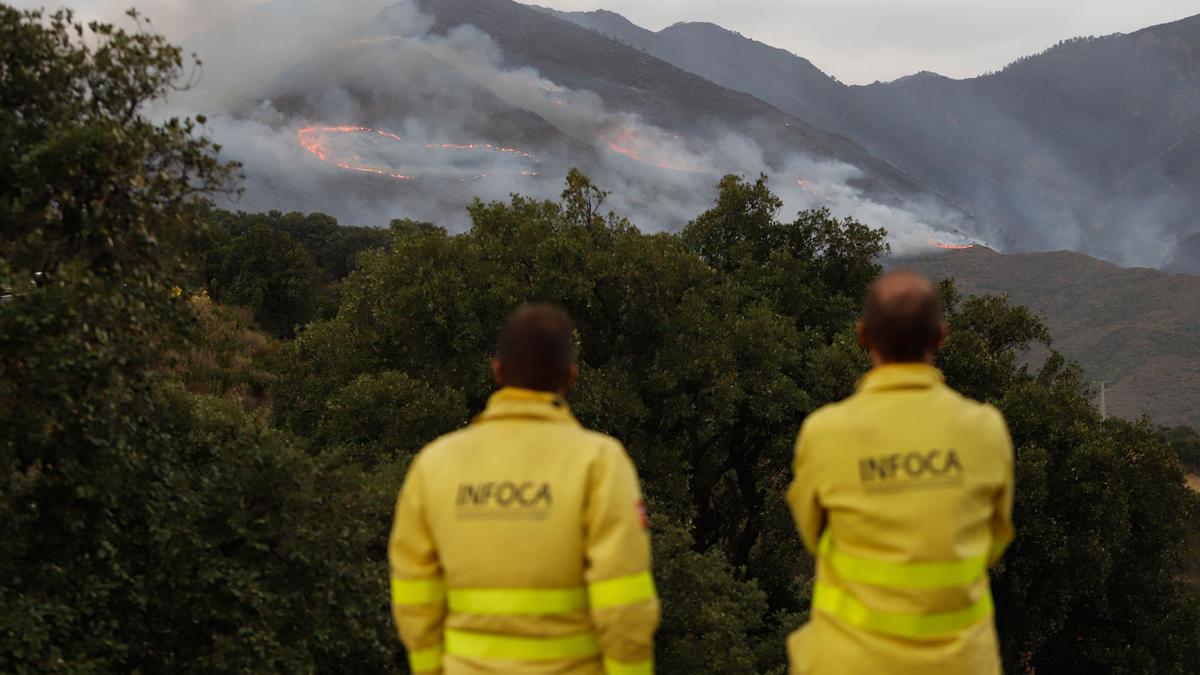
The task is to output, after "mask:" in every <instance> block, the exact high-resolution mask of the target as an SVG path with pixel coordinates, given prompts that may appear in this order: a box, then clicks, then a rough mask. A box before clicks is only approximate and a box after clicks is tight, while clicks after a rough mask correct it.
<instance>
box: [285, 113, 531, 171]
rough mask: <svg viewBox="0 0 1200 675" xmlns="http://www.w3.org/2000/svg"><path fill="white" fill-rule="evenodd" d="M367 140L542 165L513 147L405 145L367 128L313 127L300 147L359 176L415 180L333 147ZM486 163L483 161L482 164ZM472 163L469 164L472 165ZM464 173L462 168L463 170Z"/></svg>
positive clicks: (408, 148) (383, 151)
mask: <svg viewBox="0 0 1200 675" xmlns="http://www.w3.org/2000/svg"><path fill="white" fill-rule="evenodd" d="M355 136H357V137H363V138H365V139H366V140H368V141H376V142H383V143H387V144H399V146H401V147H400V148H399V149H402V150H405V151H408V152H411V151H413V150H415V149H417V148H423V149H425V150H429V151H440V152H446V151H448V152H462V153H467V152H472V153H483V154H487V153H495V154H499V155H504V156H508V157H512V158H518V159H520V160H529V161H531V162H533V163H534V164H537V163H538V160H537V158H536V157H534V156H533V155H532V154H531V153H528V152H525V151H523V150H519V149H517V148H513V147H504V146H497V145H492V144H491V143H424V144H417V143H412V142H409V141H405V140H404V139H403V138H401V137H400V136H398V135H396V134H394V133H391V132H389V131H383V130H381V129H373V128H371V127H365V126H349V125H343V126H310V127H304V128H302V129H300V130H299V131H298V132H297V139H298V140H299V143H300V147H302V148H304V149H305V150H306V151H308V152H309V153H311V154H312V155H313V156H315V157H316V158H317V159H319V160H321V161H322V162H326V163H328V164H332V165H333V166H335V167H337V168H339V169H343V170H346V171H356V172H358V173H367V174H372V175H376V176H383V177H386V178H391V179H393V180H398V181H410V180H415V179H416V178H417V175H415V174H414V173H413V172H411V171H407V170H406V171H397V170H395V169H394V168H393V167H388V166H383V165H380V164H377V163H372V162H368V161H366V160H364V159H363V158H362V156H361V154H360V153H359V152H357V151H347V150H345V149H342V150H341V151H339V150H337V149H334V148H333V147H331V145H332V143H333V142H335V141H345V140H347V139H348V137H355ZM375 149H376V150H377V153H376V154H387V153H388V151H389V150H391V148H389V147H388V146H386V145H385V146H382V147H379V146H376V148H375ZM481 161H482V160H481ZM470 163H471V162H469V161H468V162H467V164H470ZM460 169H461V167H460ZM498 173H499V172H498V171H495V170H492V171H484V172H475V173H468V174H467V175H461V176H458V177H457V179H458V180H459V181H460V182H466V181H472V180H482V179H485V178H489V177H492V176H496V175H498ZM514 173H517V174H518V175H521V176H537V175H539V172H538V171H536V170H533V169H530V168H526V167H519V168H515V169H514Z"/></svg>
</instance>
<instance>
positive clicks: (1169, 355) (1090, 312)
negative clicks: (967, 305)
mask: <svg viewBox="0 0 1200 675" xmlns="http://www.w3.org/2000/svg"><path fill="white" fill-rule="evenodd" d="M904 264H905V265H909V266H912V267H915V268H916V269H919V270H921V271H922V272H924V273H926V274H928V275H929V276H930V277H931V278H934V279H942V278H953V279H954V280H955V281H956V283H957V285H958V287H959V289H960V290H961V291H963V292H964V293H976V294H980V293H988V294H1000V293H1003V294H1007V295H1008V296H1009V297H1010V298H1011V299H1012V300H1013V301H1014V302H1016V303H1019V304H1022V305H1025V306H1027V307H1029V308H1030V309H1032V310H1034V311H1035V312H1038V313H1039V314H1040V315H1042V317H1043V318H1044V319H1045V320H1046V323H1047V325H1048V326H1049V328H1050V332H1051V335H1052V337H1053V338H1054V346H1055V348H1056V349H1058V350H1059V351H1061V352H1062V353H1063V354H1065V355H1066V356H1067V357H1068V358H1070V359H1073V360H1076V361H1078V362H1079V363H1080V364H1081V365H1082V366H1083V368H1084V373H1085V374H1086V376H1087V377H1088V378H1089V379H1091V380H1092V381H1094V382H1096V383H1097V386H1098V385H1099V383H1100V382H1106V383H1107V385H1106V386H1107V403H1108V411H1109V413H1110V414H1112V415H1117V416H1120V417H1130V418H1134V417H1137V416H1140V415H1143V414H1149V415H1150V416H1151V417H1152V418H1153V420H1154V421H1155V422H1156V423H1160V424H1166V425H1178V424H1186V425H1190V426H1193V427H1200V359H1197V355H1198V354H1200V277H1197V276H1191V275H1185V274H1169V273H1166V272H1161V271H1158V270H1152V269H1137V268H1135V269H1127V268H1120V267H1117V266H1115V265H1112V264H1111V263H1108V262H1104V261H1101V260H1097V259H1095V258H1090V257H1088V256H1085V255H1082V254H1079V253H1072V252H1067V251H1058V252H1053V253H1020V254H1000V253H996V252H994V251H991V250H989V249H986V248H982V247H976V248H973V249H969V250H964V251H952V252H948V253H943V254H937V255H931V256H925V257H920V258H916V259H913V260H907V261H904Z"/></svg>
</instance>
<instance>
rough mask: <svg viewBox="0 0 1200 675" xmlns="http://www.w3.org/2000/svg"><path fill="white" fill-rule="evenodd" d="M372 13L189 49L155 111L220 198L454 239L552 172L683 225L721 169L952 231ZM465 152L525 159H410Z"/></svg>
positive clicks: (904, 239) (934, 232)
mask: <svg viewBox="0 0 1200 675" xmlns="http://www.w3.org/2000/svg"><path fill="white" fill-rule="evenodd" d="M384 4H385V3H384V2H383V1H382V0H349V1H343V2H338V3H321V2H318V1H317V0H290V1H286V0H276V1H275V2H271V3H268V4H266V5H261V6H259V7H256V8H254V9H252V10H250V11H249V12H247V13H246V14H245V15H243V17H242V18H241V19H239V20H236V21H231V22H227V23H225V24H222V25H220V26H218V27H217V28H214V29H212V30H209V31H207V32H204V33H202V34H199V35H197V36H195V38H194V39H192V40H190V41H189V42H188V43H187V45H186V47H187V48H188V49H189V50H195V51H196V52H197V53H198V54H199V56H200V58H201V59H202V60H203V61H204V64H205V65H204V69H203V76H202V78H201V79H200V82H199V84H198V85H197V86H196V87H194V88H193V89H192V90H190V91H188V92H185V93H183V94H181V95H177V96H174V97H173V98H172V99H171V100H170V102H169V105H168V106H167V107H166V108H164V109H162V110H160V111H158V113H159V114H163V115H165V114H178V113H181V112H183V113H203V114H206V115H207V116H208V118H209V120H210V122H209V127H208V131H209V133H210V134H211V135H212V136H213V137H214V139H215V140H216V141H217V142H219V143H221V144H222V145H223V147H224V148H225V150H224V152H225V154H227V155H228V157H229V158H232V159H237V160H239V161H241V162H242V163H243V164H244V172H245V175H246V181H245V193H244V195H243V196H242V197H241V199H240V200H239V201H238V202H237V203H235V204H229V205H228V206H231V207H234V208H240V209H244V210H264V209H280V210H289V211H290V210H302V211H308V210H312V211H323V212H326V213H329V214H331V215H334V216H336V217H338V218H339V219H341V220H343V221H345V222H352V223H356V224H374V225H383V224H386V223H387V222H388V221H389V220H391V219H393V218H403V217H409V218H416V219H421V220H428V221H431V222H435V223H438V224H440V225H443V226H446V227H448V228H451V229H454V230H460V229H463V228H465V227H467V226H468V225H469V223H468V218H467V214H466V211H465V207H466V206H467V205H468V204H469V203H470V202H471V200H472V199H473V198H475V197H479V198H482V199H484V200H490V199H506V198H507V197H508V195H509V194H510V193H513V192H517V193H520V194H525V195H529V196H532V197H539V198H552V197H555V196H557V194H558V193H559V192H560V191H561V189H562V188H561V179H562V177H563V175H565V173H566V169H567V168H569V167H570V166H573V165H581V166H582V167H583V168H584V169H585V171H587V172H588V173H590V174H591V175H592V177H593V179H594V180H595V182H596V183H597V184H599V185H601V186H602V187H604V188H605V189H607V190H609V191H611V193H612V196H611V197H610V200H609V202H608V204H607V205H608V206H609V207H611V208H613V209H614V210H615V211H617V212H618V213H619V214H621V215H624V216H627V217H629V218H630V220H631V221H633V222H634V223H635V224H637V225H638V226H639V227H641V228H642V229H643V230H651V231H655V230H670V231H676V230H678V229H680V228H681V227H682V226H683V225H685V224H686V223H687V222H688V221H689V220H690V219H692V218H694V217H695V216H697V215H698V214H700V213H701V212H703V211H704V210H705V209H707V208H709V207H710V206H711V205H712V203H713V199H714V198H715V196H716V193H715V185H716V183H717V181H718V180H719V178H720V176H721V175H723V174H726V173H736V174H741V175H744V176H746V177H748V178H754V177H757V175H758V174H760V173H766V174H768V175H770V176H771V177H772V188H773V189H774V190H775V192H776V193H777V194H778V195H779V196H780V197H781V198H782V199H783V200H784V203H785V209H786V210H787V211H791V212H795V211H799V210H801V209H807V208H815V207H819V206H828V207H829V208H830V209H831V211H832V212H833V213H834V215H835V216H851V217H854V218H856V219H858V220H860V221H862V222H864V223H866V224H868V225H870V226H873V227H885V228H886V229H887V230H888V232H889V237H890V243H891V245H892V247H893V251H894V252H896V253H898V254H905V253H911V252H918V251H926V250H928V249H929V245H928V242H929V240H931V239H936V238H940V237H942V236H944V234H943V233H945V232H948V231H949V232H952V231H954V229H955V222H954V217H953V216H952V215H950V214H946V213H943V212H941V211H940V210H939V209H938V208H936V207H934V206H932V205H916V204H906V205H904V207H903V208H900V207H897V206H890V205H886V204H883V203H880V202H879V201H877V200H875V199H872V198H870V197H869V196H867V195H866V194H864V193H863V191H862V190H860V189H858V188H856V187H854V186H853V184H852V183H853V180H854V179H855V178H857V177H859V176H860V173H861V172H859V170H858V169H856V168H855V167H852V166H849V165H846V164H844V163H840V162H833V161H828V160H818V159H814V158H811V157H806V156H801V155H796V156H792V157H790V158H788V159H787V160H786V161H785V162H782V163H780V162H776V163H775V164H773V165H772V164H770V163H768V162H767V160H766V159H765V155H766V153H764V151H763V148H762V147H761V145H760V144H759V141H757V140H756V139H752V138H748V137H746V136H744V135H740V134H737V133H734V132H726V133H721V134H718V135H717V136H716V137H715V138H703V139H700V138H690V137H689V138H684V137H680V136H678V135H676V134H675V133H673V132H671V131H670V130H666V129H662V128H658V127H655V126H653V125H649V124H646V123H644V122H643V121H641V120H640V119H639V118H638V117H637V116H635V115H631V114H627V113H624V112H622V111H618V110H609V109H607V108H606V106H605V105H604V102H603V101H602V100H601V99H600V98H599V97H598V96H596V95H595V94H593V93H590V92H587V91H573V90H569V89H567V88H564V87H562V86H560V85H558V84H556V83H555V82H552V81H549V80H547V79H545V78H543V77H542V76H541V75H540V74H539V73H538V72H536V71H535V70H533V69H530V68H507V67H503V66H502V65H500V64H501V62H502V55H501V54H500V53H499V51H498V49H497V47H496V46H495V44H494V43H493V42H492V40H491V39H490V38H489V37H488V36H487V35H486V34H485V33H483V32H482V31H480V30H478V29H476V28H473V27H469V26H464V27H459V28H455V29H453V30H451V31H449V32H448V33H447V34H446V35H444V36H438V35H431V34H430V33H429V28H430V26H431V25H432V21H431V20H430V19H429V18H428V17H424V16H421V15H420V14H419V13H417V12H416V10H415V8H414V7H413V5H412V4H409V3H405V4H401V5H396V6H393V7H391V8H389V9H387V12H386V15H387V16H386V25H387V34H385V35H381V34H379V31H378V29H377V27H376V26H377V25H378V24H379V20H378V19H376V18H375V17H377V15H378V12H379V10H380V9H381V8H382V6H383V5H384ZM314 125H315V126H369V127H372V128H376V129H380V130H384V131H386V132H388V133H390V134H395V135H396V136H398V137H399V138H401V139H402V141H395V142H393V141H389V140H388V139H386V138H383V137H379V138H369V139H367V140H364V139H363V138H345V139H342V140H341V141H339V144H338V147H337V148H334V147H333V146H334V143H332V142H331V143H327V144H326V145H325V146H323V147H324V151H325V152H326V158H325V160H324V161H323V160H322V159H321V158H320V157H318V156H317V154H316V153H314V152H310V151H309V150H306V149H305V148H304V147H302V146H301V144H300V142H299V135H300V130H301V129H303V128H305V127H309V126H314ZM505 133H507V134H508V136H505V137H499V136H500V135H502V134H505ZM358 136H362V134H359V135H358ZM368 141H369V142H368ZM364 143H366V144H365V145H364ZM476 143H492V144H494V145H497V146H512V147H515V148H518V149H520V150H522V151H528V152H530V153H532V154H534V155H535V156H536V157H537V164H536V166H527V165H526V164H523V163H521V162H517V163H514V161H513V155H512V154H511V153H510V154H505V153H502V152H485V151H479V152H472V153H462V152H459V153H457V154H455V153H448V152H444V151H435V150H430V156H431V157H433V158H436V157H438V156H445V157H447V158H449V157H450V156H451V155H453V156H454V157H455V158H462V157H466V158H467V160H468V162H467V164H468V165H467V166H462V165H461V164H462V161H460V160H459V159H456V161H457V162H458V163H457V164H454V165H453V166H452V165H451V162H450V161H449V159H447V163H446V164H445V165H443V166H437V161H436V159H430V158H426V157H415V156H414V155H413V153H414V152H415V151H420V150H421V149H423V148H425V147H426V146H431V145H432V146H440V145H443V144H454V145H465V144H476ZM335 152H336V155H337V156H336V157H335V156H333V155H334V154H335ZM388 153H391V154H390V156H389V155H388ZM338 163H341V164H342V165H343V167H342V168H339V167H338V166H337V164H338ZM347 166H353V167H374V168H379V169H381V170H382V169H386V171H385V173H389V174H391V173H395V174H397V175H404V176H409V175H411V176H413V177H414V178H415V180H396V179H392V178H390V177H389V176H380V175H364V173H365V172H364V171H361V170H358V171H356V170H353V169H348V168H346V167H347ZM529 173H537V174H539V175H537V176H531V175H527V174H529ZM523 174H524V175H523ZM477 176H478V178H476V177H477ZM468 178H469V179H468ZM785 215H786V214H785Z"/></svg>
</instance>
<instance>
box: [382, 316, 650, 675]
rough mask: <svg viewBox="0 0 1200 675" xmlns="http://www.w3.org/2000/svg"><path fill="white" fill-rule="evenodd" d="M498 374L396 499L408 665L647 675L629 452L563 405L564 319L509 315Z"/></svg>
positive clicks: (637, 510) (568, 364) (415, 466)
mask: <svg viewBox="0 0 1200 675" xmlns="http://www.w3.org/2000/svg"><path fill="white" fill-rule="evenodd" d="M492 372H493V375H494V377H495V381H496V384H497V386H498V387H499V390H498V391H496V392H495V393H494V394H493V395H492V397H491V399H490V400H489V401H488V403H487V407H486V408H485V409H484V411H483V412H482V413H481V414H480V415H479V416H478V417H476V418H475V420H474V421H473V422H472V424H470V425H469V426H468V427H466V428H464V429H461V430H459V431H456V432H454V433H451V434H449V435H446V436H443V437H441V438H439V439H437V440H436V441H434V442H433V443H431V444H429V445H428V446H426V447H425V448H424V449H423V450H421V452H420V453H419V454H418V455H417V456H416V458H415V459H414V460H413V463H412V466H411V467H410V468H409V470H408V475H407V477H406V478H405V481H404V485H403V487H402V488H401V490H400V495H399V499H398V501H397V505H396V517H395V522H394V525H393V528H392V534H391V538H390V540H389V542H388V562H389V567H390V571H391V590H392V614H393V618H394V619H395V622H396V625H397V627H398V628H399V631H400V637H401V639H402V640H403V642H404V645H405V647H406V648H407V649H408V656H409V662H410V665H411V668H412V671H413V672H414V673H418V674H425V673H439V672H445V673H446V674H447V675H457V674H462V673H565V674H569V675H576V674H578V675H591V674H599V673H608V674H609V675H614V674H616V675H626V674H628V675H643V674H650V673H653V672H654V666H653V658H652V657H653V652H654V645H653V640H654V632H655V630H657V628H658V621H659V603H658V597H657V594H656V593H655V589H654V581H653V579H652V577H651V574H650V539H649V536H648V534H647V531H646V529H647V521H646V515H645V510H644V507H643V504H642V497H641V488H640V487H639V484H638V478H637V474H636V472H635V469H634V466H633V462H632V461H630V458H629V456H628V455H627V454H626V453H625V449H624V448H623V447H622V445H621V444H620V443H619V442H618V441H616V440H614V439H612V438H610V437H608V436H605V435H603V434H599V433H596V432H593V431H588V430H586V429H584V428H583V427H582V426H580V424H579V422H577V421H576V420H575V418H574V417H573V416H572V415H571V411H570V409H569V408H568V407H567V403H566V401H565V400H564V399H563V397H564V396H565V395H566V394H567V393H568V392H569V391H570V390H571V388H572V386H573V385H574V384H575V378H576V376H577V375H578V372H579V369H578V367H577V366H576V365H575V361H574V329H573V327H572V324H571V320H570V319H569V318H568V317H567V315H566V314H565V313H564V312H562V311H561V310H559V309H555V308H553V307H549V306H544V305H541V306H526V307H523V308H521V309H519V310H517V311H516V312H515V313H513V314H512V315H511V316H510V317H509V319H508V321H507V322H506V324H505V326H504V329H503V333H502V335H501V337H500V344H499V350H498V354H497V356H496V358H495V359H493V361H492Z"/></svg>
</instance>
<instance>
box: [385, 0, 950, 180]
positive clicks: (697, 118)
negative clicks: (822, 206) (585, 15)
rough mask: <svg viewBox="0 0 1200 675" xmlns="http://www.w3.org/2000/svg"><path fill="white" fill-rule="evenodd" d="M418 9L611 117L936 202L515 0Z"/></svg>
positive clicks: (692, 78) (889, 171)
mask: <svg viewBox="0 0 1200 675" xmlns="http://www.w3.org/2000/svg"><path fill="white" fill-rule="evenodd" d="M414 2H415V4H416V5H417V7H419V8H420V10H421V11H422V12H424V13H426V14H428V15H430V16H432V17H433V18H434V24H433V27H432V32H433V33H434V34H446V33H448V32H449V31H450V30H452V29H454V28H456V27H459V26H465V25H470V26H474V27H476V28H478V29H479V30H481V31H483V32H485V33H486V34H487V35H488V36H490V37H491V39H492V40H493V41H494V42H495V43H496V45H497V47H499V50H500V54H501V55H502V59H503V64H504V65H505V66H508V67H531V68H534V69H536V70H537V72H538V73H540V74H541V75H542V76H543V77H545V78H547V79H549V80H551V81H553V82H555V83H556V84H558V85H560V86H564V87H568V88H571V89H575V90H586V91H591V92H595V93H596V94H598V95H599V96H600V98H601V100H602V101H603V102H604V105H605V107H606V108H608V109H611V110H616V111H626V112H633V113H637V114H638V115H640V116H641V117H642V119H643V120H645V121H646V122H649V123H651V124H654V125H657V126H659V127H662V128H664V129H668V130H672V131H677V132H680V133H685V134H688V135H690V136H692V137H696V138H716V137H718V136H720V135H721V134H723V133H725V132H727V131H736V132H738V133H741V134H744V135H746V136H748V137H750V138H753V139H759V140H762V141H764V143H763V149H764V150H765V151H766V154H767V156H766V159H767V161H768V162H780V161H783V160H784V159H785V158H786V157H787V156H788V155H790V154H795V153H805V154H807V155H810V156H813V157H817V158H825V159H833V160H837V161H841V162H845V163H847V164H850V165H852V166H855V167H858V168H859V169H861V170H862V171H863V172H864V173H865V176H864V177H863V179H862V180H861V181H858V184H859V185H860V186H862V187H864V189H867V190H868V191H869V192H871V193H872V194H874V195H876V196H882V195H892V196H914V195H925V196H931V195H930V193H929V191H928V190H927V189H926V188H924V187H923V186H921V185H920V183H919V182H918V181H915V180H913V179H912V177H911V176H908V175H907V174H905V173H904V172H903V171H900V170H898V169H897V168H896V167H894V166H892V165H890V164H888V163H887V162H885V161H882V160H881V159H879V158H878V157H876V156H874V155H872V154H871V153H870V152H868V151H866V150H865V149H863V148H862V146H860V145H858V144H857V143H855V142H854V141H852V140H850V139H848V138H846V137H843V136H840V135H837V134H832V133H828V132H826V131H823V130H821V129H820V128H818V127H816V126H814V125H812V124H810V123H809V122H807V121H806V120H804V119H802V118H800V117H797V116H795V115H791V114H787V113H785V112H783V111H781V110H780V109H778V108H776V107H774V106H772V105H771V104H769V103H767V102H765V101H763V100H760V99H759V98H756V97H755V96H753V95H750V94H747V93H745V92H743V91H742V90H740V89H733V88H728V87H727V86H721V85H720V84H718V83H714V82H713V81H711V80H709V79H706V78H704V77H702V76H698V75H696V74H694V73H692V72H689V71H687V70H686V69H683V68H679V67H676V66H673V65H672V64H670V63H668V62H666V61H664V60H662V59H660V58H656V57H655V56H653V55H651V54H648V53H646V52H643V51H641V50H639V49H636V48H633V47H631V46H630V45H629V44H626V43H624V42H621V41H619V40H616V39H612V38H610V37H608V36H606V35H602V34H599V33H597V32H596V31H593V30H588V29H586V28H584V27H581V26H578V25H576V24H574V23H571V22H568V21H564V20H561V19H560V18H558V17H556V16H552V15H549V14H546V13H544V12H541V11H538V10H536V9H534V8H531V7H529V6H526V5H521V4H518V3H516V2H512V1H511V0H414ZM386 16H387V13H386V12H385V13H384V15H381V21H380V22H379V24H378V25H377V26H376V30H378V31H379V32H380V33H386V32H387V31H389V30H390V29H389V27H388V22H387V19H386Z"/></svg>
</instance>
